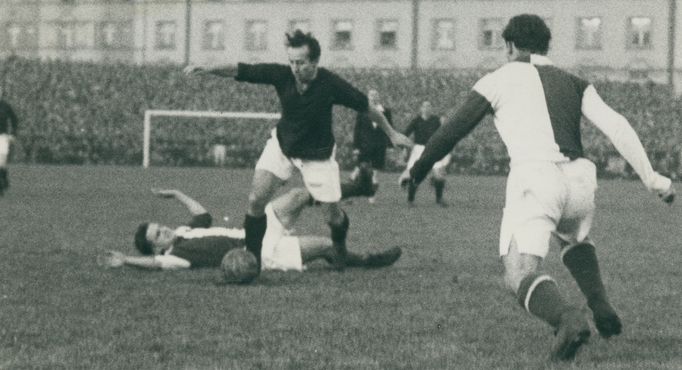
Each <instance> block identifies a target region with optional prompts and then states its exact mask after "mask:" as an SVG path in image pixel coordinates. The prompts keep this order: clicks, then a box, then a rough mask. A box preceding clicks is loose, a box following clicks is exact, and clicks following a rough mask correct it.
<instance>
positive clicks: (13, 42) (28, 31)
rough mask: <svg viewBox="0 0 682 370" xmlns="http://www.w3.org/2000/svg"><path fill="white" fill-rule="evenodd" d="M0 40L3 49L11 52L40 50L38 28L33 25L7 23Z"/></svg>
mask: <svg viewBox="0 0 682 370" xmlns="http://www.w3.org/2000/svg"><path fill="white" fill-rule="evenodd" d="M2 31H3V36H4V37H2V40H0V45H2V47H4V48H7V49H11V50H26V49H37V48H38V28H37V26H36V25H35V24H33V23H24V22H7V23H5V24H4V27H3V30H2Z"/></svg>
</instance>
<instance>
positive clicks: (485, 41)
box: [479, 18, 504, 49]
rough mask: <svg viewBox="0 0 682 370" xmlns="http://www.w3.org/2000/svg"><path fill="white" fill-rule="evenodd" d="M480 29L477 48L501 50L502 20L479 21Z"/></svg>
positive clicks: (502, 43)
mask: <svg viewBox="0 0 682 370" xmlns="http://www.w3.org/2000/svg"><path fill="white" fill-rule="evenodd" d="M480 28H481V31H480V39H479V46H480V48H481V49H501V48H502V47H503V46H504V40H503V39H502V30H503V29H504V19H502V18H484V19H481V22H480Z"/></svg>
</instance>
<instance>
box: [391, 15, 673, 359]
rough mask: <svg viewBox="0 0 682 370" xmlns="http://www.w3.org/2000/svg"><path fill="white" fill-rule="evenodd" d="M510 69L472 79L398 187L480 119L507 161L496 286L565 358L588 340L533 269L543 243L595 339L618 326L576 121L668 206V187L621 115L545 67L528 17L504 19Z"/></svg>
mask: <svg viewBox="0 0 682 370" xmlns="http://www.w3.org/2000/svg"><path fill="white" fill-rule="evenodd" d="M503 38H504V40H505V42H506V53H507V57H508V60H509V63H507V64H506V65H504V66H502V67H501V68H499V69H497V70H496V71H494V72H492V73H490V74H487V75H486V76H484V77H483V78H481V79H480V80H479V81H478V82H477V83H476V84H475V85H474V87H473V91H471V93H470V95H469V97H468V99H467V101H466V103H465V104H464V105H463V106H462V107H461V108H460V109H459V110H458V111H457V112H456V113H455V114H454V115H453V116H452V117H451V118H450V119H449V122H448V123H447V124H446V125H445V126H443V127H441V128H440V129H439V130H438V131H437V132H436V133H435V134H434V135H433V137H432V138H431V139H430V140H429V142H428V144H427V145H426V149H425V150H424V153H423V154H422V156H421V158H420V159H419V160H418V161H417V163H415V165H414V167H413V168H412V170H411V171H410V174H409V176H406V177H404V178H403V182H404V183H405V184H407V183H415V184H418V183H419V182H420V181H422V180H423V179H424V177H425V176H426V174H427V173H428V172H429V170H430V169H431V166H432V165H433V164H434V163H435V162H436V161H438V160H439V159H440V158H442V157H443V156H445V155H446V154H447V153H449V152H450V151H451V149H452V148H453V147H454V146H455V144H456V143H457V142H458V141H459V140H461V139H462V138H463V137H465V136H466V135H467V134H468V133H469V132H470V131H471V130H472V129H473V128H474V127H475V126H476V125H477V124H478V123H479V121H480V120H481V119H482V118H483V117H484V116H485V115H486V114H488V113H491V114H493V116H494V121H495V127H496V128H497V130H498V132H499V134H500V136H501V138H502V140H503V141H504V143H505V145H506V147H507V150H508V152H509V157H510V158H511V163H510V168H511V169H510V172H509V177H508V179H507V190H506V203H505V208H504V213H503V217H502V225H501V230H500V256H501V257H502V263H503V265H504V269H505V282H506V284H507V286H508V287H509V288H510V289H511V290H512V291H513V292H514V293H515V294H516V296H517V297H518V301H519V303H520V304H521V305H522V306H523V307H524V308H525V309H526V310H528V312H530V313H531V314H533V315H535V316H536V317H538V318H540V319H541V320H544V321H545V322H547V323H548V324H549V325H551V326H552V327H553V328H554V329H555V333H556V339H555V343H554V344H553V347H552V352H551V358H552V359H553V360H555V361H557V360H571V359H573V358H574V357H575V354H576V352H577V351H578V349H579V348H580V346H581V345H582V344H584V343H586V342H587V340H588V338H589V336H590V327H589V325H588V323H587V321H586V320H585V318H584V317H583V315H582V314H581V313H580V311H579V310H578V308H576V307H575V306H572V305H570V304H569V303H568V302H566V300H565V299H564V298H563V297H562V295H561V293H560V292H559V287H558V285H557V283H556V282H555V281H554V279H552V277H550V276H549V275H547V274H545V273H543V272H541V264H542V261H543V259H544V258H545V256H546V255H547V253H548V251H549V246H550V242H552V243H554V242H557V243H558V244H559V245H560V247H561V256H562V260H563V262H564V264H565V265H566V267H567V268H568V270H569V271H570V272H571V274H572V276H573V277H574V278H575V281H576V282H577V285H578V287H579V288H580V290H581V291H582V293H583V294H584V295H585V297H586V299H587V305H588V306H589V307H590V309H591V310H592V313H593V318H594V321H595V324H596V328H597V330H598V331H599V334H601V335H602V336H603V337H606V338H608V337H611V336H613V335H617V334H620V333H621V330H622V324H621V321H620V318H619V317H618V315H617V314H616V312H615V310H614V309H613V307H612V305H611V304H610V302H609V300H608V298H607V295H606V290H605V288H604V284H603V282H602V279H601V275H600V271H599V264H598V262H597V256H596V253H595V247H594V244H593V243H592V241H591V240H590V239H589V237H588V235H589V233H590V228H591V226H592V217H593V215H594V209H595V204H594V195H595V190H596V188H597V179H596V170H595V165H594V164H593V163H592V162H590V161H589V160H587V159H586V158H585V157H584V153H583V148H582V144H581V139H580V121H581V117H583V116H584V117H586V118H587V119H588V120H589V121H590V122H592V123H593V124H594V125H595V126H597V128H599V129H600V130H601V131H602V132H603V133H604V134H605V135H606V136H607V137H608V138H609V139H610V140H611V142H612V143H613V144H614V145H615V147H616V149H617V150H618V151H619V152H620V154H621V155H623V157H625V159H626V160H627V161H628V162H629V163H630V165H631V166H632V168H633V169H634V170H635V171H636V172H637V174H638V175H639V177H640V178H641V180H642V182H643V183H644V185H645V186H646V188H647V189H648V190H649V191H651V192H653V193H655V194H657V195H658V196H659V197H660V198H661V199H662V200H663V201H664V202H666V203H672V202H673V200H674V197H675V191H674V188H673V186H672V182H671V180H670V179H668V178H667V177H665V176H662V175H660V174H658V173H657V172H655V171H654V170H653V169H652V166H651V163H650V162H649V159H648V158H647V156H646V152H645V151H644V148H643V147H642V144H641V142H640V140H639V138H638V137H637V134H636V133H635V131H634V130H633V129H632V127H631V126H630V124H629V123H628V121H627V119H625V118H624V117H623V116H622V115H620V114H618V113H617V112H615V111H614V110H613V109H611V108H610V107H609V106H608V105H607V104H605V103H604V102H603V101H602V99H601V97H600V96H599V94H598V93H597V91H596V90H595V88H594V86H593V85H591V84H590V83H589V82H586V81H584V80H582V79H580V78H578V77H576V76H574V75H572V74H570V73H567V72H565V71H563V70H561V69H559V68H557V67H555V66H553V65H552V62H551V61H550V60H549V59H548V58H547V57H546V56H545V55H546V54H547V50H548V47H549V41H550V38H551V34H550V31H549V28H548V27H547V25H546V24H545V22H544V21H543V20H542V18H540V17H538V16H536V15H529V14H522V15H518V16H515V17H513V18H512V19H511V20H510V21H509V24H508V25H507V26H506V28H505V30H504V32H503Z"/></svg>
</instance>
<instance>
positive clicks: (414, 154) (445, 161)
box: [407, 144, 451, 171]
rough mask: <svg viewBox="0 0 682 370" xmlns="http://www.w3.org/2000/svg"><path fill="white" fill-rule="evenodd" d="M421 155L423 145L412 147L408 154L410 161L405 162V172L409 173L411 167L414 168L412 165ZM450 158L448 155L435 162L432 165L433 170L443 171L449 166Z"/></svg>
mask: <svg viewBox="0 0 682 370" xmlns="http://www.w3.org/2000/svg"><path fill="white" fill-rule="evenodd" d="M422 153H424V145H419V144H417V145H415V146H413V147H412V151H411V152H410V159H408V160H407V170H408V171H409V170H410V169H411V168H412V166H414V163H415V162H417V160H418V159H419V157H421V156H422ZM450 158H451V155H450V153H448V154H447V155H446V156H445V157H443V158H442V159H441V160H439V161H438V162H436V163H435V164H434V165H433V169H434V170H441V169H445V167H447V166H448V165H449V164H450Z"/></svg>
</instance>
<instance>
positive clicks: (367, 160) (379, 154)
mask: <svg viewBox="0 0 682 370" xmlns="http://www.w3.org/2000/svg"><path fill="white" fill-rule="evenodd" d="M367 98H368V99H369V104H370V105H372V106H374V107H376V109H377V110H378V111H379V112H382V113H383V114H384V116H385V117H386V120H388V123H389V124H390V125H391V126H392V125H393V115H392V113H391V109H390V108H389V107H387V106H385V105H384V104H381V98H380V96H379V92H378V91H377V90H375V89H370V90H369V91H368V92H367ZM390 145H391V141H390V140H389V139H388V136H386V133H385V132H384V130H382V129H381V128H380V127H379V124H378V123H377V122H374V121H372V120H371V119H370V117H369V114H368V113H367V112H358V114H357V116H356V119H355V129H354V130H353V154H354V155H355V156H357V166H356V167H355V169H354V170H353V173H352V174H351V179H356V178H357V177H358V175H359V174H360V169H361V168H364V169H367V170H369V171H371V174H372V188H373V189H374V191H376V190H377V189H378V188H379V179H378V177H377V171H381V170H383V169H384V168H385V167H386V148H388V147H389V146H390ZM374 201H375V197H374V196H371V197H369V202H370V203H374Z"/></svg>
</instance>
